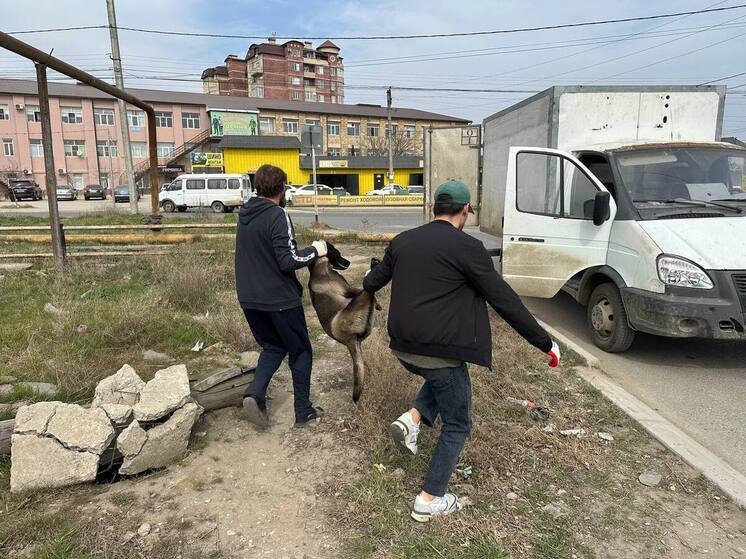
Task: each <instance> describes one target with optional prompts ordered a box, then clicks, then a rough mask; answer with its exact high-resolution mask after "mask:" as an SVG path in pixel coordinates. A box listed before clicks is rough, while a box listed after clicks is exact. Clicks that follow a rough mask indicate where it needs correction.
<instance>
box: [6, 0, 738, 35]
mask: <svg viewBox="0 0 746 559" xmlns="http://www.w3.org/2000/svg"><path fill="white" fill-rule="evenodd" d="M741 8H746V4H738V5H736V6H725V7H720V8H705V9H702V10H690V11H686V12H675V13H668V14H657V15H651V16H635V17H627V18H618V19H606V20H595V21H579V22H574V23H561V24H555V25H542V26H536V27H514V28H510V29H496V30H492V31H463V32H457V33H428V34H423V35H370V36H364V35H351V36H331V37H329V36H321V37H317V36H311V37H291V36H275V38H276V39H280V40H299V41H314V40H316V41H318V40H324V39H326V40H333V41H378V40H391V39H433V38H442V37H474V36H480V35H503V34H507V33H526V32H530V31H550V30H555V29H567V28H571V27H589V26H594V25H608V24H613V23H629V22H633V21H648V20H654V19H665V18H672V17H681V16H688V15H695V14H706V13H713V12H725V11H730V10H738V9H741ZM109 28H110V26H108V25H81V26H77V27H53V28H48V29H27V30H22V31H12V32H10V33H9V35H23V34H31V33H56V32H62V31H84V30H88V29H109ZM117 29H118V30H119V31H132V32H135V33H150V34H155V35H177V36H182V37H207V38H219V39H265V38H267V37H268V36H270V35H269V34H262V35H233V34H223V33H199V32H188V31H166V30H162V29H146V28H142V27H123V26H117Z"/></svg>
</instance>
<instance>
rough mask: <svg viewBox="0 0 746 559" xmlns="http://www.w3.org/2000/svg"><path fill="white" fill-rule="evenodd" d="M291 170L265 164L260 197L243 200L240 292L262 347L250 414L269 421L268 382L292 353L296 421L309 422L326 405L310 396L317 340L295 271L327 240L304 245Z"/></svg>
mask: <svg viewBox="0 0 746 559" xmlns="http://www.w3.org/2000/svg"><path fill="white" fill-rule="evenodd" d="M286 183H287V175H286V174H285V172H284V171H283V170H282V169H280V168H278V167H273V166H272V165H262V166H261V167H260V168H259V169H258V170H257V172H256V175H255V176H254V188H255V189H256V193H257V196H256V197H254V198H251V199H249V201H248V202H246V204H244V205H243V207H242V208H241V211H240V212H239V216H238V227H237V230H236V291H237V293H238V302H239V303H240V304H241V308H242V309H243V312H244V315H245V316H246V320H247V322H248V323H249V327H250V328H251V333H252V334H253V335H254V337H255V338H256V341H257V342H258V343H259V345H260V346H261V348H262V351H261V354H260V356H259V362H258V364H257V366H256V373H255V376H254V380H253V381H252V383H251V384H250V385H249V386H248V388H247V389H246V392H245V393H244V400H243V408H244V411H245V413H246V415H247V417H248V419H249V420H250V421H251V422H253V423H255V424H256V425H259V426H262V427H264V426H267V425H268V424H269V418H268V415H267V405H266V398H267V387H268V386H269V381H270V380H272V376H273V375H274V374H275V372H276V371H277V369H278V368H279V367H280V363H282V360H283V359H284V358H285V355H288V356H289V359H288V363H289V365H290V371H291V372H292V376H293V393H294V399H295V402H294V407H295V425H296V427H300V426H303V425H307V424H308V423H310V422H312V421H313V420H315V419H317V418H319V417H321V415H322V414H323V410H322V409H321V408H319V407H314V406H313V405H312V404H311V400H310V389H311V364H312V351H311V341H310V340H309V339H308V328H307V326H306V317H305V315H304V314H303V304H302V301H301V296H302V294H303V288H302V287H301V284H300V282H299V281H298V278H297V277H296V275H295V271H296V270H298V269H299V268H304V267H306V266H308V265H310V264H311V262H313V260H314V259H316V258H318V257H320V256H325V255H326V251H327V248H326V243H325V242H324V241H314V242H313V243H312V246H310V247H308V248H304V249H299V248H298V247H297V244H296V242H295V233H294V230H293V224H292V222H291V221H290V216H289V215H288V213H287V211H285V184H286Z"/></svg>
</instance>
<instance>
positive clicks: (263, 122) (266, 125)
mask: <svg viewBox="0 0 746 559" xmlns="http://www.w3.org/2000/svg"><path fill="white" fill-rule="evenodd" d="M259 131H260V132H261V133H262V134H274V133H275V119H274V118H271V117H268V116H263V117H260V118H259Z"/></svg>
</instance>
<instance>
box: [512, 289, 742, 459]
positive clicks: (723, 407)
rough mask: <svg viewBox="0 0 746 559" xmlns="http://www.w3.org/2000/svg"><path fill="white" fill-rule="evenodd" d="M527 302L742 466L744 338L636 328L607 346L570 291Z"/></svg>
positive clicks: (629, 386)
mask: <svg viewBox="0 0 746 559" xmlns="http://www.w3.org/2000/svg"><path fill="white" fill-rule="evenodd" d="M526 304H527V305H528V307H529V308H530V309H531V311H532V312H533V313H534V314H535V315H536V316H537V317H538V318H540V319H542V320H543V321H545V322H546V323H548V324H550V325H551V326H553V327H555V328H556V329H558V330H559V331H561V332H562V333H563V334H565V335H567V336H568V337H570V338H571V339H572V340H573V341H575V342H576V343H578V344H579V345H580V346H581V347H583V348H584V349H586V350H588V351H590V352H591V353H592V354H593V355H595V356H596V357H598V359H599V360H600V361H601V367H602V368H603V370H604V371H605V372H606V373H607V374H608V375H609V376H610V377H611V378H612V379H614V381H615V382H616V383H617V384H619V385H620V386H622V387H623V388H624V389H625V390H627V392H630V393H631V394H633V395H635V396H636V397H637V398H639V399H640V400H642V401H643V402H645V403H646V404H648V405H649V406H650V407H652V408H654V409H655V410H656V411H658V412H659V413H660V414H661V415H663V416H664V417H666V418H667V419H668V420H669V421H671V422H673V423H674V424H676V425H677V426H679V427H680V428H681V429H683V430H684V431H686V432H687V433H688V434H689V435H690V436H692V437H693V438H694V439H696V440H697V441H698V442H699V443H700V444H702V445H703V446H705V447H707V448H708V449H710V450H711V451H713V452H714V453H715V454H717V455H718V456H720V457H721V458H723V459H724V460H725V461H726V462H728V463H729V464H730V465H731V466H733V467H734V468H735V469H736V470H738V471H740V472H741V473H743V474H746V428H745V427H746V405H744V404H746V341H732V342H724V341H714V340H700V339H671V338H661V337H657V336H649V335H646V334H638V335H637V337H636V339H635V341H634V343H633V344H632V347H631V348H630V349H629V350H628V351H627V352H626V353H621V354H619V353H617V354H612V353H605V352H603V351H601V350H600V349H598V348H597V347H596V346H595V345H593V342H592V341H591V340H590V336H589V335H588V334H587V331H586V325H585V308H584V307H582V306H581V305H579V304H577V303H576V302H575V301H574V300H573V299H572V297H570V296H569V295H567V294H565V293H560V294H558V295H557V296H555V297H554V298H553V299H533V298H528V299H526Z"/></svg>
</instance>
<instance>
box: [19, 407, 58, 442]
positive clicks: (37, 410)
mask: <svg viewBox="0 0 746 559" xmlns="http://www.w3.org/2000/svg"><path fill="white" fill-rule="evenodd" d="M60 403H61V402H38V403H36V404H31V405H30V406H22V407H20V408H18V411H17V412H16V422H15V424H14V426H13V431H14V432H15V433H18V434H24V433H32V434H38V435H41V434H43V433H44V432H45V431H46V430H47V425H48V424H49V420H50V419H51V418H52V416H53V415H54V413H55V410H56V408H57V406H58V405H59V404H60Z"/></svg>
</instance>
